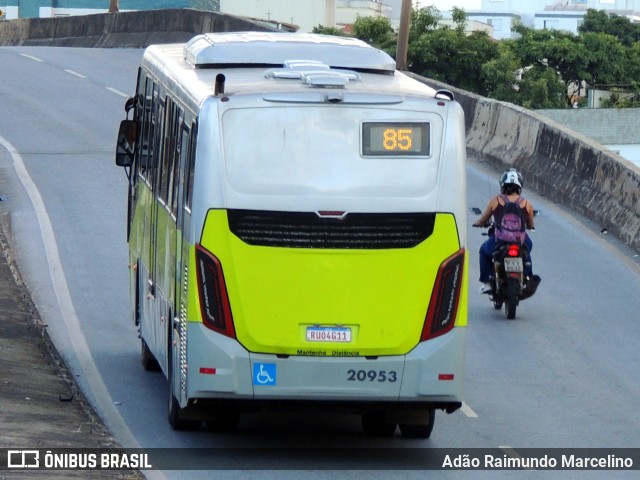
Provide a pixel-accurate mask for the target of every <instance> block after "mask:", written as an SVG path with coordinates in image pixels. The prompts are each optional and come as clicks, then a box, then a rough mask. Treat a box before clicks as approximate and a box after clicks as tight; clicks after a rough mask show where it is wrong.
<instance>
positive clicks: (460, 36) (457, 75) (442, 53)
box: [407, 7, 499, 94]
mask: <svg viewBox="0 0 640 480" xmlns="http://www.w3.org/2000/svg"><path fill="white" fill-rule="evenodd" d="M439 20H440V15H439V13H438V11H437V10H436V9H435V8H434V7H428V8H421V9H419V10H414V11H413V14H412V18H411V26H412V30H410V32H409V51H408V55H407V57H408V58H407V64H408V67H409V70H411V71H412V72H414V73H417V74H419V75H422V76H424V77H428V78H433V79H434V80H440V81H442V82H445V83H448V84H449V85H454V86H456V87H458V88H462V89H464V90H469V91H472V92H476V93H480V94H486V92H485V90H484V88H483V84H482V82H481V80H480V73H481V70H482V65H484V64H485V63H486V62H488V61H490V60H492V59H494V58H495V57H497V56H498V45H499V44H498V43H497V42H496V41H495V40H493V39H492V38H490V37H489V36H488V35H487V34H486V33H484V32H474V33H472V34H471V35H469V36H467V35H465V33H464V31H465V24H466V21H467V16H466V14H465V13H464V11H463V10H460V9H456V10H455V12H454V24H455V28H454V29H451V28H448V27H442V26H439V25H438V21H439Z"/></svg>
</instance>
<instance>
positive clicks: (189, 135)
mask: <svg viewBox="0 0 640 480" xmlns="http://www.w3.org/2000/svg"><path fill="white" fill-rule="evenodd" d="M194 147H195V122H193V118H192V116H191V115H190V114H189V113H188V112H187V113H186V114H185V113H184V112H183V111H181V112H180V133H179V138H178V161H177V162H176V163H177V165H176V178H175V182H176V183H175V185H176V189H175V191H176V197H175V199H174V201H175V205H176V207H177V208H176V227H177V228H176V242H175V246H176V252H175V265H176V275H175V279H176V285H175V303H174V314H173V318H172V323H171V325H172V327H171V332H170V337H169V339H168V340H169V348H171V349H172V352H171V355H172V358H175V359H182V358H185V357H184V355H186V348H187V338H186V335H187V306H188V303H189V299H188V275H189V251H190V240H189V238H190V235H189V231H190V229H191V187H192V180H193V158H194ZM172 368H174V372H173V378H176V379H179V380H178V381H179V385H180V388H179V389H178V391H174V395H175V396H176V398H177V399H178V401H179V402H183V401H186V395H187V390H186V373H187V372H186V369H185V367H184V365H183V364H182V363H181V362H174V364H173V365H172Z"/></svg>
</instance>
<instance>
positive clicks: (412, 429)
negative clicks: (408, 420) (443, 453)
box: [400, 409, 436, 438]
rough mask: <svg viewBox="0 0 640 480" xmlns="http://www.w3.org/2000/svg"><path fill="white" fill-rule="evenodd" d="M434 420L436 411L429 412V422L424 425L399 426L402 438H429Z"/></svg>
mask: <svg viewBox="0 0 640 480" xmlns="http://www.w3.org/2000/svg"><path fill="white" fill-rule="evenodd" d="M435 419H436V411H435V410H433V409H431V410H429V420H428V423H427V424H425V425H402V424H401V425H400V433H401V434H402V436H403V437H404V438H429V437H430V436H431V431H432V430H433V422H434V421H435Z"/></svg>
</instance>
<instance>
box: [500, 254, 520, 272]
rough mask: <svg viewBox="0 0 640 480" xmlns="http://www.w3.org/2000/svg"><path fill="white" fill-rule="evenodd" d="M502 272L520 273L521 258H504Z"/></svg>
mask: <svg viewBox="0 0 640 480" xmlns="http://www.w3.org/2000/svg"><path fill="white" fill-rule="evenodd" d="M504 271H505V272H517V273H520V272H522V258H520V257H518V258H505V259H504Z"/></svg>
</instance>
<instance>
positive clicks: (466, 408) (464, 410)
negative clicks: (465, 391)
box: [460, 402, 478, 418]
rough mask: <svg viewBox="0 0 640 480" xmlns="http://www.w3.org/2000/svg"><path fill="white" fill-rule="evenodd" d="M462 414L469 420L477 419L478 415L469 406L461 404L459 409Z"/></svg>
mask: <svg viewBox="0 0 640 480" xmlns="http://www.w3.org/2000/svg"><path fill="white" fill-rule="evenodd" d="M460 410H461V411H462V413H464V414H465V415H466V416H467V417H469V418H478V414H477V413H476V412H474V411H473V410H472V409H471V407H470V406H469V405H467V404H466V403H464V402H462V406H461V407H460Z"/></svg>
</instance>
